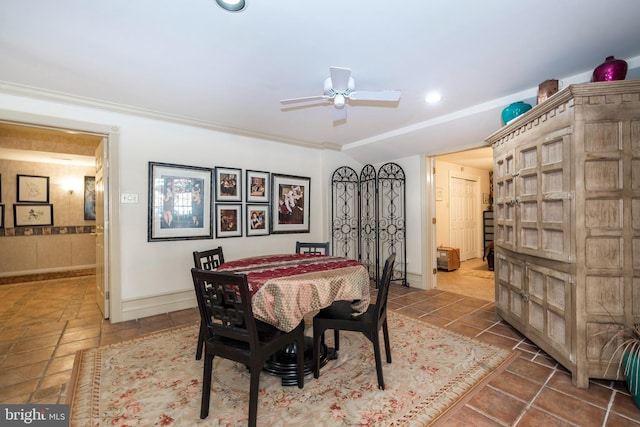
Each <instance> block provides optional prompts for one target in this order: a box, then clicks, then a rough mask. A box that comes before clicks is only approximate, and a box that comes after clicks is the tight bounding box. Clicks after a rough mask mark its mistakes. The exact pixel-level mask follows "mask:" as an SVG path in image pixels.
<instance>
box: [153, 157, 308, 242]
mask: <svg viewBox="0 0 640 427" xmlns="http://www.w3.org/2000/svg"><path fill="white" fill-rule="evenodd" d="M310 190H311V178H309V177H303V176H294V175H287V174H281V173H274V172H268V171H259V170H250V169H245V170H243V169H241V168H234V167H223V166H216V167H213V168H203V167H197V166H188V165H177V164H170V163H160V162H149V210H148V233H147V235H148V241H150V242H155V241H167V240H188V239H210V238H213V237H215V238H217V239H219V238H228V237H243V236H246V237H254V236H268V235H270V234H281V233H308V232H309V216H310V202H311V199H310Z"/></svg>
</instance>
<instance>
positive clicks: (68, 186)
mask: <svg viewBox="0 0 640 427" xmlns="http://www.w3.org/2000/svg"><path fill="white" fill-rule="evenodd" d="M60 186H61V187H62V189H63V190H64V191H68V192H69V194H73V192H74V191H76V190H78V189H80V183H79V181H78V180H76V179H74V178H65V179H63V180H62V182H61V183H60Z"/></svg>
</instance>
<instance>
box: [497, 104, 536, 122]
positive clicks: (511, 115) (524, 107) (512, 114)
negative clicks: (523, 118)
mask: <svg viewBox="0 0 640 427" xmlns="http://www.w3.org/2000/svg"><path fill="white" fill-rule="evenodd" d="M529 110H531V104H527V103H526V102H523V101H518V102H514V103H513V104H511V105H509V106H508V107H507V108H505V109H504V110H502V124H503V125H506V124H507V123H509V122H510V121H511V120H513V119H515V118H516V117H518V116H519V115H521V114H524V113H526V112H527V111H529Z"/></svg>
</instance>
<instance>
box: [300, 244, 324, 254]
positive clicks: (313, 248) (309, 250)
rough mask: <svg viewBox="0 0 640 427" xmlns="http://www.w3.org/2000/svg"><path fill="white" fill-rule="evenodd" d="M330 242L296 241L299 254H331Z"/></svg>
mask: <svg viewBox="0 0 640 427" xmlns="http://www.w3.org/2000/svg"><path fill="white" fill-rule="evenodd" d="M329 249H330V246H329V242H322V243H316V242H296V253H297V254H312V255H329V254H330V251H329Z"/></svg>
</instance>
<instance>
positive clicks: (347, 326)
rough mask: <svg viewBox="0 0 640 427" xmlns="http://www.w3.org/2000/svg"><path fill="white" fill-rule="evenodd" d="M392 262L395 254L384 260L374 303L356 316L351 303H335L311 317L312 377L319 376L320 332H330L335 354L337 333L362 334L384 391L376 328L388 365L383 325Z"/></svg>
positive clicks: (388, 344) (389, 356)
mask: <svg viewBox="0 0 640 427" xmlns="http://www.w3.org/2000/svg"><path fill="white" fill-rule="evenodd" d="M395 260H396V254H391V255H390V256H389V258H387V260H386V261H385V263H384V270H383V272H382V282H381V283H380V287H379V289H378V297H377V298H376V302H375V304H369V307H368V308H367V311H366V312H365V313H363V314H361V315H359V316H352V313H353V310H352V308H351V301H335V302H334V303H333V304H331V305H330V306H329V307H327V308H324V309H322V310H320V312H319V313H318V314H316V315H315V317H314V318H313V369H314V372H313V376H314V377H315V378H318V377H319V376H320V343H321V342H322V341H324V333H325V331H326V330H327V329H333V330H334V341H335V343H334V346H335V350H336V351H338V350H339V349H340V332H339V331H341V330H342V331H355V332H362V333H363V334H364V335H365V336H366V337H367V338H368V339H369V341H371V343H372V344H373V352H374V355H375V360H376V372H377V374H378V387H379V388H380V389H382V390H384V377H383V375H382V357H381V355H380V329H382V333H383V335H384V347H385V352H386V356H387V363H391V346H390V343H389V327H388V325H387V299H388V296H389V285H390V283H391V276H392V274H393V264H394V262H395Z"/></svg>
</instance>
